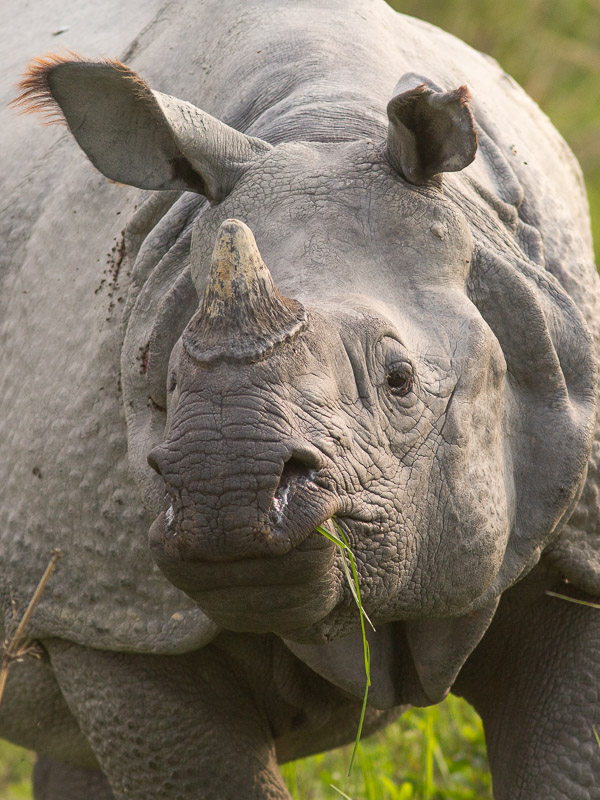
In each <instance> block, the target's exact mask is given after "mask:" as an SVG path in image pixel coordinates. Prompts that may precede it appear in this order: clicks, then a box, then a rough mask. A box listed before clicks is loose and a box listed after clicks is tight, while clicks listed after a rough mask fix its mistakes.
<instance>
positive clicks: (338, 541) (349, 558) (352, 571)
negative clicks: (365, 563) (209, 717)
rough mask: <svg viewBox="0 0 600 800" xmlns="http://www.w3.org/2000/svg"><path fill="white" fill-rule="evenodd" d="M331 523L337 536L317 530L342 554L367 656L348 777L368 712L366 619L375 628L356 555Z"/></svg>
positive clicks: (368, 682) (341, 532) (368, 651)
mask: <svg viewBox="0 0 600 800" xmlns="http://www.w3.org/2000/svg"><path fill="white" fill-rule="evenodd" d="M331 521H332V523H333V525H334V527H335V529H336V531H337V536H336V535H335V534H333V533H330V532H329V531H328V530H326V529H325V528H324V527H323V526H322V525H318V526H317V528H316V530H317V532H318V533H320V534H321V535H322V536H324V537H325V538H326V539H329V541H330V542H333V543H334V544H335V545H336V546H337V547H338V548H339V550H340V553H341V554H342V566H343V568H344V574H345V576H346V580H347V581H348V586H349V587H350V591H351V592H352V597H353V598H354V602H355V603H356V607H357V608H358V614H359V616H360V629H361V633H362V640H363V651H364V656H365V678H366V680H365V694H364V697H363V704H362V710H361V712H360V720H359V722H358V730H357V731H356V739H355V740H354V749H353V750H352V757H351V758H350V766H349V767H348V776H350V772H351V771H352V764H353V763H354V757H355V756H356V751H357V749H358V745H359V742H360V736H361V733H362V728H363V722H364V720H365V712H366V710H367V697H368V696H369V686H370V685H371V651H370V649H369V642H368V641H367V635H366V632H365V619H366V620H367V622H368V623H369V625H370V626H371V627H372V628H373V630H375V626H374V625H373V623H372V622H371V620H370V619H369V617H368V616H367V612H366V611H365V610H364V608H363V604H362V600H361V596H360V585H359V583H358V572H357V571H356V561H355V559H354V553H353V552H352V550H351V549H350V544H349V543H348V539H347V538H346V536H345V534H344V531H343V530H342V529H341V528H340V526H339V525H338V523H337V520H336V519H335V517H332V518H331ZM348 562H350V566H348Z"/></svg>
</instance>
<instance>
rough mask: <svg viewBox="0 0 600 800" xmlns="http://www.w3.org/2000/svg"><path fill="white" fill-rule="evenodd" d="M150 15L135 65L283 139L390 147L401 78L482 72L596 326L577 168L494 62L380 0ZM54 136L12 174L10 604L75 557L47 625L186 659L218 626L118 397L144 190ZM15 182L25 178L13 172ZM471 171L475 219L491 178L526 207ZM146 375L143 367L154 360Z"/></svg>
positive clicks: (212, 7) (92, 640)
mask: <svg viewBox="0 0 600 800" xmlns="http://www.w3.org/2000/svg"><path fill="white" fill-rule="evenodd" d="M142 16H143V15H142ZM146 21H147V20H146V18H145V17H144V18H143V19H142V17H140V19H139V22H138V21H137V20H133V21H128V22H127V25H126V27H128V28H130V29H129V30H128V31H127V34H128V37H129V39H130V40H131V41H132V42H133V44H132V45H131V46H130V48H129V51H128V54H127V61H128V63H130V64H131V66H133V67H134V68H136V69H137V70H138V71H139V72H140V73H141V74H142V75H143V76H144V77H145V78H146V79H147V80H148V82H149V83H150V84H151V85H152V86H153V87H154V88H155V89H157V90H160V91H164V92H168V93H169V94H173V95H176V96H179V97H182V98H184V99H186V100H189V101H191V102H193V103H194V104H196V105H197V106H199V107H201V108H203V109H204V110H206V111H208V112H209V113H211V114H213V115H215V116H217V117H219V118H221V119H222V120H223V121H225V122H227V123H229V124H232V125H234V126H236V127H238V128H240V129H242V130H245V131H247V132H249V133H252V134H253V135H257V136H261V137H262V138H264V139H266V140H267V141H270V142H272V143H278V142H281V141H287V140H297V139H301V140H302V139H303V140H318V141H343V140H349V139H350V140H351V139H356V138H361V137H372V138H374V139H376V140H377V139H381V140H383V138H384V136H385V130H386V124H387V118H386V113H385V107H386V103H387V101H388V100H389V98H390V97H391V96H392V92H393V88H394V85H395V83H396V81H397V80H398V78H399V77H400V75H401V74H402V73H404V72H406V71H416V72H419V73H422V74H423V75H425V76H427V77H428V78H430V79H432V80H433V81H435V82H436V83H438V84H439V85H441V86H442V87H443V88H446V89H452V88H455V87H456V86H458V85H461V84H463V83H467V84H468V85H469V87H470V89H471V91H472V93H473V96H474V98H475V113H476V118H477V117H478V115H480V116H481V119H482V120H484V121H485V124H486V129H487V130H488V134H489V137H490V139H491V140H492V141H493V142H494V143H495V144H496V145H497V147H498V148H499V150H500V151H501V153H502V158H503V159H504V162H506V163H508V164H509V165H510V170H511V171H512V173H513V175H514V176H515V181H516V183H517V184H518V185H520V186H521V188H522V191H523V193H524V195H525V203H524V204H522V211H521V214H522V216H523V217H524V219H523V224H525V225H529V226H531V227H533V228H535V229H537V230H538V231H539V233H540V235H541V239H542V241H543V244H544V248H545V251H546V265H547V267H548V268H549V269H550V270H551V271H552V272H553V273H554V274H555V276H556V277H557V278H558V279H559V280H560V281H561V283H563V285H564V286H565V288H567V290H568V291H569V292H570V293H571V295H572V296H573V298H574V299H575V300H576V302H577V303H578V304H579V305H580V308H581V309H582V310H583V311H584V313H585V314H586V316H587V317H588V321H591V320H593V319H594V318H595V317H596V318H598V317H597V315H595V307H596V305H597V298H598V293H597V289H596V288H595V286H596V284H595V283H594V284H593V287H594V288H593V289H592V290H589V289H586V290H585V291H584V290H583V289H582V288H581V286H582V284H588V285H589V284H590V281H591V276H592V274H593V263H592V258H591V249H590V236H589V222H588V218H587V210H586V201H585V197H584V194H583V191H582V185H581V178H580V175H579V172H578V167H577V165H576V163H575V161H574V159H573V157H572V155H571V154H570V152H569V151H568V148H566V146H565V145H564V143H563V142H562V140H561V139H560V137H559V136H558V134H557V133H556V132H555V131H554V129H553V128H552V126H551V125H550V124H549V122H548V121H547V120H546V118H545V117H544V116H543V115H542V114H541V112H540V111H539V110H538V109H537V107H536V106H535V105H534V104H533V103H532V101H530V100H529V99H528V98H527V97H526V96H525V95H524V93H523V92H522V91H521V90H520V89H519V88H518V87H517V86H516V85H515V84H514V83H513V82H512V81H511V79H509V78H508V77H507V76H506V75H504V73H503V72H502V71H501V70H500V69H499V68H498V67H497V65H496V64H495V63H494V62H492V61H491V60H490V59H488V58H487V57H484V56H482V55H480V54H478V53H476V52H475V51H473V50H471V49H470V48H468V47H467V46H466V45H464V44H462V43H461V42H459V41H458V40H456V39H454V38H453V37H451V36H449V35H447V34H444V33H442V32H441V31H438V30H437V29H435V28H433V27H431V26H429V25H426V24H425V23H421V22H418V21H415V20H411V19H409V18H406V17H402V16H400V15H396V14H395V13H394V12H392V11H391V9H389V7H387V6H386V5H385V4H384V3H383V2H377V0H371V1H370V2H367V3H365V2H358V0H353V2H350V3H347V2H341V1H340V0H332V2H330V3H328V4H327V5H325V4H323V3H322V2H314V1H313V0H303V2H301V3H294V4H292V3H290V4H285V5H281V4H280V3H278V2H275V0H259V2H257V3H254V4H252V5H251V6H247V5H246V4H239V3H238V2H235V0H228V1H227V2H216V0H208V2H204V3H191V2H190V3H187V4H167V5H166V6H165V8H164V9H162V11H161V12H160V13H158V14H157V15H156V16H155V17H154V18H153V19H152V21H151V22H150V23H149V24H148V25H146V27H145V28H144V30H143V31H142V30H141V29H142V27H143V26H144V24H145V23H146ZM117 28H118V29H119V31H121V32H120V33H119V36H123V33H122V30H123V26H120V25H115V29H117ZM136 36H137V38H134V37H136ZM125 38H126V37H124V38H123V39H120V40H119V46H118V47H117V49H118V50H120V49H122V47H123V43H124V41H125ZM103 46H104V48H106V47H107V46H106V45H104V42H103ZM105 52H106V49H105ZM110 52H111V54H112V52H114V48H113V47H112V46H110ZM21 124H22V123H21ZM42 133H43V131H42V132H39V131H36V133H35V134H33V133H31V134H28V141H31V142H32V149H31V150H30V151H29V158H28V159H27V163H26V164H24V163H23V160H24V159H22V158H20V159H15V165H14V166H12V168H11V177H10V180H11V181H12V183H11V182H10V181H9V183H8V184H7V189H10V196H11V197H12V198H14V200H13V202H12V205H10V206H9V207H10V208H11V209H12V211H13V215H12V223H11V225H12V228H11V231H12V240H11V244H10V247H9V250H10V253H12V257H11V260H10V261H9V262H8V263H7V264H6V266H5V267H4V268H3V269H4V273H3V274H4V278H3V292H2V300H1V301H0V302H1V303H2V306H1V311H2V334H1V335H2V352H3V363H4V364H6V368H5V369H4V370H3V375H2V381H3V385H2V393H1V396H2V400H1V403H2V407H1V409H0V440H1V441H3V450H4V453H5V454H6V456H5V458H3V460H2V464H0V486H1V489H0V492H1V495H0V496H1V506H2V514H3V524H2V526H1V527H0V547H1V555H2V561H3V568H2V575H3V586H2V589H3V592H4V596H5V599H6V603H7V605H8V598H9V596H10V592H11V591H12V592H14V594H15V596H16V599H17V604H18V605H19V606H22V605H23V604H24V603H25V602H26V599H27V598H28V597H29V596H30V595H31V593H32V591H33V589H34V587H35V584H36V582H37V579H38V577H39V576H40V575H41V573H42V571H43V569H44V566H45V564H46V562H47V560H48V557H49V552H50V550H51V549H52V548H53V547H55V546H60V547H61V548H62V550H63V553H64V558H63V560H62V562H61V564H60V567H59V569H58V571H57V573H56V575H55V576H54V577H53V579H52V582H51V584H50V585H49V586H48V588H47V590H46V592H45V595H44V599H43V601H42V603H41V605H40V607H39V609H38V611H37V612H36V617H35V619H34V628H33V629H32V635H36V636H48V635H59V636H63V637H65V638H70V639H74V640H76V641H78V642H80V643H83V644H93V645H95V646H99V647H111V648H115V649H132V650H135V649H139V650H154V651H160V652H178V651H182V650H185V649H189V648H192V647H196V646H198V645H200V644H202V643H203V642H205V641H207V640H208V639H210V637H211V636H212V635H213V634H214V627H213V626H212V625H211V624H209V623H208V621H207V620H206V618H205V617H204V616H203V615H202V613H201V612H200V611H199V610H198V609H196V608H195V607H192V604H191V602H190V601H188V600H187V599H186V598H185V596H184V595H183V594H182V593H180V592H179V591H178V590H176V589H174V588H173V587H172V586H171V585H170V584H168V582H167V581H166V579H164V578H163V577H162V576H161V575H160V574H159V573H158V570H157V568H156V567H155V566H154V565H153V563H152V562H151V559H150V557H149V555H148V552H147V545H146V537H147V530H148V527H149V525H150V522H151V519H150V515H149V514H148V513H147V512H146V511H145V510H144V508H143V506H142V503H141V499H140V497H139V493H138V489H137V486H136V485H135V484H134V482H133V479H132V478H131V476H130V474H129V471H128V464H127V453H126V438H125V424H124V413H123V408H122V397H121V395H120V390H119V359H120V351H121V343H122V318H123V312H124V307H125V298H126V295H127V291H128V288H129V280H130V275H129V274H128V272H129V267H130V266H131V263H132V259H133V257H134V256H135V252H132V253H127V252H123V244H122V242H123V239H122V235H121V234H122V231H123V229H124V227H125V224H126V222H127V220H128V219H130V218H131V216H132V215H133V214H134V212H135V210H136V208H137V206H139V205H140V204H141V202H142V200H143V193H141V192H139V191H137V190H131V189H125V188H123V187H119V186H115V185H112V184H108V183H107V182H106V181H105V180H104V179H103V178H101V177H100V176H97V175H96V174H95V173H94V172H93V171H92V169H91V168H90V167H89V165H88V163H87V162H86V161H85V160H84V159H83V157H82V156H80V155H79V154H78V152H77V149H76V145H75V144H74V143H72V142H71V141H65V140H64V137H61V136H60V135H59V136H56V135H55V138H54V139H53V141H52V144H51V145H50V149H51V153H50V154H48V153H47V150H48V145H46V144H42V141H44V142H45V141H47V140H46V139H44V137H43V136H42ZM32 160H33V163H34V164H36V165H37V166H38V167H39V169H38V171H37V172H35V171H34V172H32V171H31V164H32ZM17 163H20V165H21V166H20V167H18V168H17ZM19 170H21V171H22V173H21V172H20V171H19ZM19 174H23V175H24V176H25V177H24V178H23V179H21V180H20V182H19V180H14V179H13V177H12V176H14V175H19ZM465 175H466V176H467V177H468V176H469V175H471V178H472V180H471V183H469V182H468V181H467V180H466V178H463V177H461V178H460V179H459V178H456V179H454V178H453V179H451V182H450V184H449V185H450V186H451V188H452V190H453V191H454V192H455V195H456V197H457V202H459V204H462V205H463V206H464V210H466V211H467V212H468V211H469V210H470V209H469V204H470V202H471V198H472V197H473V196H475V195H476V196H477V197H478V198H479V200H481V197H482V193H481V189H482V188H483V189H484V190H485V191H487V192H488V193H489V194H490V195H491V196H494V197H496V196H500V197H501V199H502V202H503V203H504V205H506V206H510V205H511V204H512V205H513V206H514V207H515V209H516V204H517V200H515V198H514V197H513V196H512V194H511V192H512V191H513V188H514V187H512V184H511V183H510V180H509V181H508V183H507V182H506V179H505V178H504V177H503V176H502V175H499V174H498V171H497V170H495V169H494V165H493V164H492V163H491V162H490V160H489V158H488V157H487V156H486V155H485V153H481V154H480V156H478V160H477V161H476V163H475V164H474V165H473V166H472V167H470V168H468V169H467V170H465ZM509 184H510V185H509ZM474 187H475V188H474ZM477 187H479V188H477ZM511 187H512V188H511ZM484 193H485V192H484ZM513 194H514V192H513ZM486 202H487V201H484V200H483V201H481V208H482V209H484V210H485V208H484V207H485V203H486ZM200 207H201V206H200ZM475 213H479V214H483V213H484V211H482V210H480V211H477V210H475ZM515 213H517V211H516V210H515ZM157 221H158V219H156V220H150V223H148V226H147V230H150V228H151V227H152V222H157ZM505 229H506V225H505V223H504V222H503V221H502V220H501V219H500V218H499V217H498V218H497V219H494V218H493V215H492V217H491V222H489V230H488V234H489V236H491V237H493V236H494V234H495V233H496V232H497V231H502V232H503V233H502V235H503V236H505V235H511V234H510V233H508V234H507V233H506V230H505ZM137 244H138V246H139V244H140V242H139V241H138V243H137ZM566 254H569V259H568V260H566V258H565V256H566ZM131 368H132V369H138V368H143V353H141V354H140V364H139V365H137V364H132V365H131Z"/></svg>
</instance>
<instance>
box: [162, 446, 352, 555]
mask: <svg viewBox="0 0 600 800" xmlns="http://www.w3.org/2000/svg"><path fill="white" fill-rule="evenodd" d="M265 449H266V447H265V446H264V445H263V446H262V447H261V446H260V443H259V444H258V446H256V450H257V451H259V452H260V451H264V450H265ZM286 450H287V452H285V453H284V454H283V455H281V456H280V457H279V459H277V460H274V459H273V456H272V455H271V454H269V455H270V457H268V458H265V457H264V456H263V457H262V458H259V457H256V456H255V457H252V456H251V455H249V454H239V453H237V454H236V453H229V454H227V455H225V454H223V453H219V454H218V457H215V454H213V457H212V458H211V456H210V455H208V456H207V458H206V459H203V458H202V457H199V456H198V454H196V457H195V458H188V459H186V458H185V457H184V458H182V456H181V454H180V453H178V452H177V451H175V450H174V449H172V448H169V447H168V446H167V447H165V446H164V445H162V446H160V447H157V448H154V449H153V450H152V451H151V453H150V454H149V456H148V463H149V464H150V466H151V467H152V468H153V469H154V470H155V471H156V472H158V474H159V475H161V477H162V478H163V480H164V482H165V488H166V490H167V498H168V499H167V501H166V504H165V509H164V510H163V512H162V513H161V514H160V515H159V517H158V518H157V520H156V522H155V523H154V525H153V527H152V531H151V545H152V547H153V550H154V551H155V557H156V556H157V549H158V551H159V552H158V560H159V565H161V561H163V560H164V559H175V560H178V561H181V560H185V561H211V562H229V561H236V560H239V559H247V558H258V557H272V556H280V555H284V554H286V553H289V552H290V551H291V550H293V549H294V548H296V547H298V546H299V545H300V544H302V543H303V542H304V541H305V540H306V539H307V538H308V537H309V536H310V535H311V533H313V531H314V530H315V528H316V526H317V525H319V524H321V523H322V522H324V521H325V520H326V519H329V518H330V517H331V516H332V514H334V513H335V511H336V510H337V502H336V498H335V495H334V493H333V492H332V491H331V482H330V481H329V480H328V479H327V475H326V468H325V463H324V461H325V460H324V457H323V456H322V455H321V454H320V452H319V451H318V450H316V449H315V448H312V447H310V446H307V445H298V444H296V445H290V446H288V447H287V448H286ZM191 461H193V462H195V464H196V466H195V468H194V467H192V466H191V464H190V463H188V462H191Z"/></svg>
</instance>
